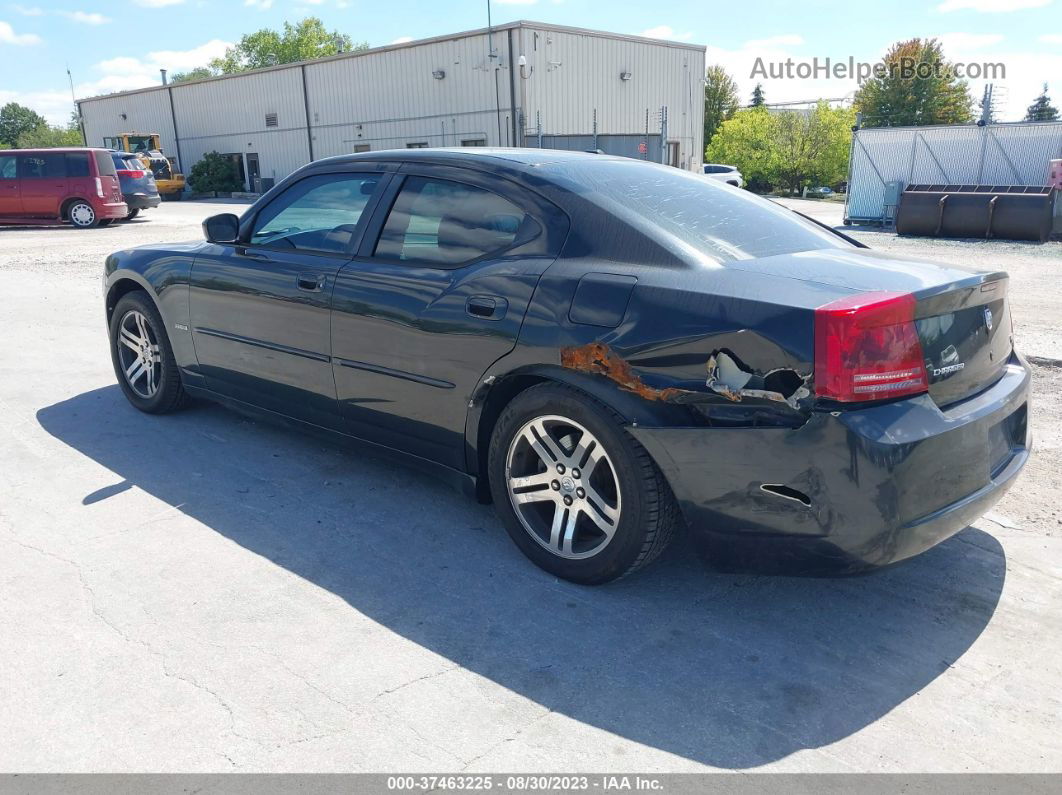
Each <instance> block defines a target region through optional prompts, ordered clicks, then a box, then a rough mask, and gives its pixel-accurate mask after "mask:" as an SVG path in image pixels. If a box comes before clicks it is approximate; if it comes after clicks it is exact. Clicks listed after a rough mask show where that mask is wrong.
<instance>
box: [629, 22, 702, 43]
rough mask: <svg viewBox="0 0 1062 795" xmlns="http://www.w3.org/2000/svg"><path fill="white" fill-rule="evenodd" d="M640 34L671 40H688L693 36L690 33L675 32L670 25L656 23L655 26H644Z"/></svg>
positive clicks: (651, 37)
mask: <svg viewBox="0 0 1062 795" xmlns="http://www.w3.org/2000/svg"><path fill="white" fill-rule="evenodd" d="M641 35H642V36H646V37H647V38H650V39H670V40H671V41H689V40H690V39H692V38H693V34H692V33H676V32H675V30H674V29H673V28H672V27H671V26H670V25H657V26H656V27H655V28H646V29H645V30H643V31H642V32H641Z"/></svg>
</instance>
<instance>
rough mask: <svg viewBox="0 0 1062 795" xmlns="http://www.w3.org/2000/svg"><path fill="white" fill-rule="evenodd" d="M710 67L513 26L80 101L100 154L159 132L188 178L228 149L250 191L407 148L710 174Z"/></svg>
mask: <svg viewBox="0 0 1062 795" xmlns="http://www.w3.org/2000/svg"><path fill="white" fill-rule="evenodd" d="M704 66H705V64H704V47H701V46H695V45H689V44H682V43H678V42H667V41H659V40H656V39H647V38H640V37H636V36H622V35H618V34H613V33H603V32H599V31H591V30H582V29H577V28H569V27H561V26H557V25H547V24H543V23H539V22H513V23H510V24H507V25H498V26H495V27H493V28H491V29H481V30H474V31H469V32H465V33H456V34H453V35H449V36H439V37H436V38H431V39H423V40H420V41H413V42H408V43H404V44H396V45H391V46H388V47H377V48H374V49H370V50H365V51H362V52H352V53H344V54H342V55H336V56H333V57H330V58H322V59H319V60H314V61H306V62H303V63H295V64H284V65H282V66H276V67H271V68H267V69H257V70H254V71H251V72H245V73H242V74H236V75H227V76H224V77H217V78H209V79H206V80H196V81H189V82H182V83H176V84H170V85H160V86H153V87H151V88H145V89H139V90H135V91H125V92H121V93H118V94H108V95H106V96H100V97H92V98H90V99H82V100H80V101H79V102H78V105H79V108H80V112H81V115H82V118H83V122H84V129H85V136H86V141H87V143H88V145H89V146H102V145H104V139H105V138H108V137H111V136H114V135H116V134H117V133H122V132H139V133H152V132H157V133H159V134H160V136H161V140H162V146H163V150H164V151H165V153H166V154H167V156H169V157H174V156H176V158H177V160H178V163H179V165H180V167H181V168H182V169H183V170H184V171H185V173H187V172H188V170H189V169H190V168H191V166H192V164H194V163H195V162H197V161H198V160H199V159H200V158H202V156H203V155H204V154H206V153H207V152H211V151H217V152H220V153H222V154H227V155H230V156H231V157H232V158H233V160H234V161H235V162H236V164H237V166H238V167H239V169H240V172H241V174H242V175H243V176H244V179H245V182H246V184H247V188H248V189H249V190H254V189H255V186H256V179H257V178H260V179H262V180H264V181H265V186H266V187H268V185H269V184H270V181H271V180H279V179H281V178H283V177H284V176H286V175H287V174H289V173H291V172H292V171H294V170H295V169H297V168H299V167H300V166H302V165H304V164H306V163H308V162H310V161H312V160H319V159H321V158H323V157H330V156H332V155H338V154H345V153H348V152H364V151H372V150H379V149H396V148H404V147H409V148H414V147H428V146H531V147H545V148H555V149H600V150H602V151H605V152H608V153H610V154H621V155H626V156H630V157H638V158H643V159H647V160H654V161H656V162H664V163H669V164H671V165H673V166H676V167H678V168H683V169H690V170H699V167H700V165H701V161H702V159H703V153H704V142H703V116H704V107H703V101H702V93H703V89H702V86H703V75H704ZM257 184H259V185H261V183H257Z"/></svg>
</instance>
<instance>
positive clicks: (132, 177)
mask: <svg viewBox="0 0 1062 795" xmlns="http://www.w3.org/2000/svg"><path fill="white" fill-rule="evenodd" d="M111 160H113V161H114V168H115V172H116V173H117V175H118V181H119V182H120V183H121V186H122V198H123V199H124V200H125V204H126V206H127V207H128V208H129V212H128V213H126V216H125V220H126V221H132V220H133V219H134V218H136V217H137V216H138V215H139V214H140V211H141V210H151V209H154V208H155V207H158V206H159V204H160V203H161V202H162V198H161V197H160V196H159V191H158V188H157V187H156V186H155V175H154V174H152V173H151V171H149V170H148V169H146V168H144V164H143V162H142V161H141V160H140V156H139V155H134V154H133V153H132V152H115V151H112V152H111Z"/></svg>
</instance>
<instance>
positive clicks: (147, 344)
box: [115, 309, 162, 399]
mask: <svg viewBox="0 0 1062 795" xmlns="http://www.w3.org/2000/svg"><path fill="white" fill-rule="evenodd" d="M115 345H117V346H118V363H119V364H120V365H121V368H122V373H123V375H124V377H125V382H126V384H128V385H129V388H130V389H132V390H133V392H135V393H136V394H137V395H138V396H140V397H142V398H145V399H146V398H151V397H154V395H155V393H156V392H158V390H159V377H160V375H161V373H162V354H161V352H160V350H159V344H158V339H157V338H156V337H155V332H154V330H153V329H152V328H151V321H149V320H148V319H147V317H146V316H145V315H144V314H143V313H141V312H138V311H137V310H135V309H131V310H129V311H128V312H126V313H125V314H124V315H123V316H122V320H121V322H120V323H119V324H118V338H117V340H116V341H115Z"/></svg>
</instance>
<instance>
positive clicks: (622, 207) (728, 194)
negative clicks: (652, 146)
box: [563, 159, 852, 262]
mask: <svg viewBox="0 0 1062 795" xmlns="http://www.w3.org/2000/svg"><path fill="white" fill-rule="evenodd" d="M563 168H564V170H565V171H566V172H567V173H566V176H568V177H570V179H571V181H572V183H574V185H573V184H571V183H569V184H567V185H566V187H568V188H569V189H572V190H576V191H577V192H578V193H579V194H580V195H581V196H583V198H585V199H586V200H588V201H591V202H593V203H595V204H597V205H599V206H600V207H602V208H603V209H605V210H607V211H609V212H611V213H612V214H614V215H617V216H619V217H621V218H623V219H624V220H627V221H629V222H630V223H632V224H633V225H635V226H642V225H644V222H645V221H648V222H649V223H651V224H653V225H654V226H656V227H658V228H659V229H662V230H664V231H665V232H667V233H668V234H670V235H673V236H674V237H675V238H677V239H678V240H679V241H681V242H682V243H684V244H686V245H687V246H689V247H691V248H693V249H694V250H696V251H697V252H699V253H701V254H704V255H707V256H708V257H711V258H712V259H714V260H715V261H717V262H732V261H735V260H746V259H757V258H759V257H771V256H775V255H778V254H793V253H796V252H798V251H813V250H815V249H823V248H851V247H852V246H851V244H850V243H848V242H846V241H845V240H844V239H843V238H841V237H839V236H837V235H835V234H833V233H831V232H829V231H828V230H826V229H822V228H820V227H818V226H816V225H815V224H813V223H811V222H810V221H806V220H804V219H803V218H801V217H800V216H798V215H796V214H795V213H793V212H791V211H790V210H787V209H785V208H784V207H781V206H779V205H777V204H775V203H774V202H771V201H768V200H767V199H763V198H761V197H759V196H756V195H754V194H752V193H749V192H748V191H745V190H740V189H738V188H734V187H731V186H729V185H724V184H722V183H720V182H718V181H716V180H708V179H703V178H701V177H698V176H697V175H695V174H691V173H690V172H688V171H681V170H679V169H677V168H671V167H669V166H657V165H650V164H646V163H644V162H639V161H635V160H632V161H630V162H624V161H623V160H618V159H617V160H595V161H582V162H579V163H571V164H567V163H566V164H565V165H564V167H563ZM643 219H644V220H643Z"/></svg>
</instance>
